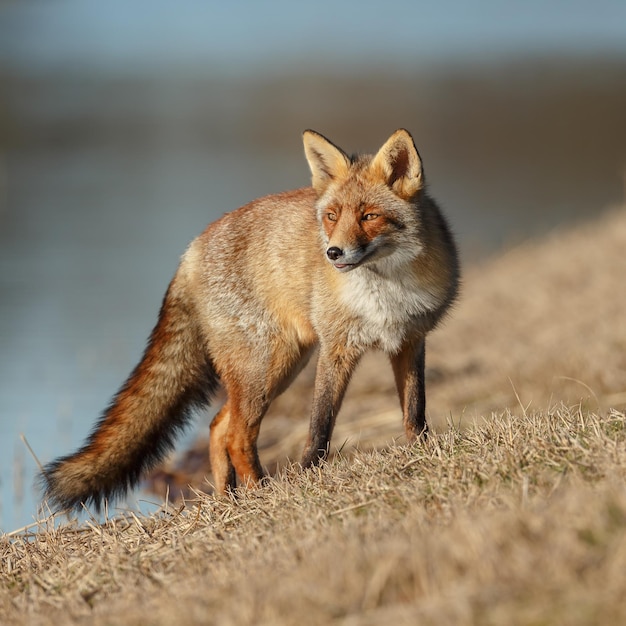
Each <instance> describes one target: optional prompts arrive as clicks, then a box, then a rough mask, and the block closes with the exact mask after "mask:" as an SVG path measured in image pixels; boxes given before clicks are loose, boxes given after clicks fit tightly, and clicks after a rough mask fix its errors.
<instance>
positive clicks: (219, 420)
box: [209, 402, 237, 494]
mask: <svg viewBox="0 0 626 626" xmlns="http://www.w3.org/2000/svg"><path fill="white" fill-rule="evenodd" d="M229 422H230V403H229V402H226V404H224V406H223V407H222V408H221V409H220V411H219V413H218V414H217V415H216V416H215V417H214V418H213V421H212V422H211V436H210V439H209V458H210V459H211V472H212V473H213V481H214V483H215V491H216V492H217V493H220V494H223V493H225V492H227V491H229V490H232V489H234V488H235V487H236V486H237V479H236V476H235V467H234V466H233V463H232V461H231V460H230V456H229V454H228V450H227V448H226V433H227V431H228V424H229Z"/></svg>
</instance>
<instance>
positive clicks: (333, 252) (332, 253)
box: [326, 246, 343, 261]
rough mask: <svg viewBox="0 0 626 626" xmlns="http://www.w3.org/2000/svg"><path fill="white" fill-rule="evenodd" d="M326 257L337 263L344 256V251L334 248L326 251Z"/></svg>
mask: <svg viewBox="0 0 626 626" xmlns="http://www.w3.org/2000/svg"><path fill="white" fill-rule="evenodd" d="M326 256H327V257H328V258H329V259H330V260H331V261H336V260H337V259H338V258H339V257H340V256H343V250H342V249H341V248H337V247H336V246H332V247H330V248H328V250H326Z"/></svg>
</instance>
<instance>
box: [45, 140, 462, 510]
mask: <svg viewBox="0 0 626 626" xmlns="http://www.w3.org/2000/svg"><path fill="white" fill-rule="evenodd" d="M304 148H305V154H306V157H307V160H308V163H309V166H310V168H311V173H312V187H310V188H306V189H299V190H295V191H291V192H284V193H282V194H277V195H273V196H268V197H266V198H262V199H259V200H256V201H254V202H252V203H250V204H248V205H246V206H244V207H242V208H240V209H238V210H236V211H233V212H232V213H229V214H226V215H225V216H224V217H222V218H221V219H220V220H218V221H217V222H215V223H213V224H212V225H210V226H209V227H208V228H207V229H206V230H205V232H204V233H203V234H202V235H200V237H198V238H197V239H196V240H194V241H193V242H192V243H191V245H190V246H189V248H188V250H187V252H186V253H185V255H184V256H183V259H182V261H181V264H180V267H179V269H178V271H177V273H176V275H175V276H174V278H173V280H172V282H171V284H170V287H169V289H168V292H167V293H166V296H165V298H164V301H163V305H162V307H161V313H160V316H159V321H158V322H157V325H156V327H155V329H154V331H153V333H152V335H151V337H150V340H149V342H148V346H147V348H146V352H145V353H144V356H143V358H142V360H141V362H140V363H139V364H138V366H137V367H136V368H135V370H134V372H133V373H132V374H131V376H130V377H129V379H128V380H127V381H126V383H125V384H124V385H123V387H122V388H121V390H120V391H119V392H118V394H117V395H116V396H115V398H114V399H113V402H112V404H111V406H110V407H109V408H108V409H107V411H106V412H105V413H104V414H103V416H102V417H101V419H100V421H99V422H98V424H97V425H96V428H95V429H94V431H93V432H92V434H91V435H90V437H89V438H88V439H87V441H86V443H85V445H84V446H83V447H82V448H81V449H80V450H79V451H78V452H76V453H75V454H72V455H69V456H67V457H63V458H61V459H59V460H57V461H55V462H53V463H51V464H50V465H48V466H47V467H46V468H45V469H44V473H43V482H44V485H45V488H46V494H47V496H48V498H49V499H50V501H51V502H52V504H53V505H56V506H58V507H60V508H63V509H68V508H73V507H77V506H79V505H80V503H91V504H93V505H94V506H95V507H96V508H98V507H99V506H100V504H101V503H102V501H103V500H104V499H105V498H111V497H114V496H117V495H121V494H123V493H124V492H125V491H126V490H127V489H128V488H129V487H131V486H133V485H134V484H135V483H136V482H137V481H138V480H139V478H140V477H141V475H142V474H143V472H145V471H146V470H147V469H149V468H150V467H152V466H153V465H154V464H155V463H157V462H158V461H159V460H160V459H161V458H162V457H163V455H164V454H165V453H166V452H167V450H168V449H169V448H171V446H172V445H173V441H174V435H175V434H176V432H177V431H178V430H179V429H180V428H182V427H183V426H184V425H185V424H186V422H187V420H188V415H189V413H188V410H189V409H190V408H192V407H193V406H198V405H202V404H206V403H208V402H210V400H211V398H212V396H213V393H214V391H215V389H216V388H217V387H218V385H222V386H223V387H224V389H225V391H226V396H227V400H226V402H225V404H224V406H223V407H222V408H221V410H220V411H219V412H218V414H217V415H216V417H215V418H214V419H213V422H212V424H211V437H210V459H211V469H212V473H213V478H214V482H215V488H216V490H217V491H218V492H224V491H226V490H229V489H232V488H234V487H235V486H236V484H237V477H238V478H239V480H240V481H241V483H242V484H252V483H258V482H259V481H260V480H262V478H263V476H264V472H263V469H262V466H261V463H260V461H259V457H258V453H257V438H258V434H259V429H260V426H261V421H262V419H263V416H264V415H265V413H266V411H267V409H268V407H269V405H270V403H271V401H272V400H273V399H274V398H275V397H276V396H277V395H278V394H280V393H282V391H284V389H286V387H287V386H288V385H289V383H290V382H291V381H292V380H293V378H294V377H295V376H296V375H297V373H298V372H299V371H300V370H301V369H302V367H303V366H304V365H305V364H306V362H307V360H308V359H309V357H310V355H311V353H312V351H313V349H314V348H315V347H318V348H319V357H318V362H317V371H316V381H315V389H314V394H313V403H312V404H313V406H312V414H311V421H310V429H309V436H308V439H307V441H306V444H305V448H304V453H303V457H302V465H303V466H304V467H308V466H311V465H315V464H317V463H318V462H319V461H320V459H323V458H325V456H326V455H327V453H328V449H329V444H330V439H331V435H332V430H333V427H334V423H335V418H336V415H337V412H338V411H339V408H340V406H341V402H342V399H343V396H344V393H345V390H346V387H347V385H348V382H349V380H350V377H351V375H352V372H353V370H354V368H355V366H356V364H357V363H358V361H359V359H360V358H361V356H362V354H363V353H364V352H365V351H366V350H367V349H369V348H378V349H381V350H383V351H384V352H385V353H386V354H387V355H388V357H389V359H390V361H391V366H392V368H393V371H394V375H395V379H396V384H397V389H398V393H399V397H400V403H401V406H402V411H403V423H404V430H405V433H406V436H407V438H408V440H409V441H413V440H414V439H416V438H417V437H419V436H420V435H422V436H425V435H426V433H427V424H426V417H425V387H424V360H425V338H426V334H427V333H428V332H429V331H430V330H431V329H432V328H433V327H434V326H435V325H436V324H437V322H438V321H439V320H440V319H441V317H442V316H443V315H444V314H445V312H446V311H447V310H448V308H449V307H450V305H451V303H452V302H453V301H454V299H455V297H456V293H457V289H458V281H459V267H458V259H457V252H456V246H455V244H454V240H453V237H452V235H451V233H450V230H449V228H448V226H447V224H446V221H445V219H444V218H443V216H442V214H441V212H440V211H439V209H438V207H437V205H436V203H435V202H434V200H433V199H432V198H431V197H430V196H429V195H428V194H427V192H426V188H425V180H424V172H423V168H422V162H421V159H420V156H419V154H418V152H417V150H416V148H415V145H414V143H413V139H412V138H411V136H410V134H409V133H408V132H407V131H405V130H399V131H396V132H395V133H394V134H393V135H392V136H391V137H390V138H389V139H388V141H387V142H386V143H385V144H384V145H383V147H382V148H381V149H380V150H379V151H378V152H377V153H376V154H375V155H373V156H352V157H351V156H348V155H347V154H346V153H345V152H343V150H341V149H340V148H338V147H337V146H335V145H334V144H332V143H331V142H330V141H328V140H327V139H326V138H324V137H323V136H322V135H319V134H318V133H315V132H313V131H306V132H305V133H304Z"/></svg>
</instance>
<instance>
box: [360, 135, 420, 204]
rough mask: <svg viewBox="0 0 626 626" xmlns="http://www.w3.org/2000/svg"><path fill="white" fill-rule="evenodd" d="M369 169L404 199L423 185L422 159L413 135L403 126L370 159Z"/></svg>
mask: <svg viewBox="0 0 626 626" xmlns="http://www.w3.org/2000/svg"><path fill="white" fill-rule="evenodd" d="M370 169H371V170H372V171H373V172H375V173H376V174H377V175H378V176H380V177H381V178H382V179H383V180H384V182H385V183H386V184H387V185H388V186H389V187H390V188H391V189H392V190H393V191H394V193H395V194H396V195H398V196H400V198H403V199H404V200H410V199H411V198H412V197H413V196H414V195H415V194H416V193H417V192H418V191H419V190H420V189H421V188H422V187H423V186H424V172H423V170H422V160H421V159H420V155H419V153H418V152H417V148H416V147H415V143H413V137H411V134H410V133H409V132H408V131H407V130H404V129H403V128H401V129H400V130H397V131H396V132H395V133H394V134H393V135H391V137H389V139H388V140H387V141H386V143H385V144H384V145H383V147H382V148H381V149H380V150H379V151H378V153H377V154H376V156H375V157H374V158H373V159H372V163H371V165H370Z"/></svg>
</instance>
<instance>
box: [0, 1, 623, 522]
mask: <svg viewBox="0 0 626 626" xmlns="http://www.w3.org/2000/svg"><path fill="white" fill-rule="evenodd" d="M398 127H406V128H408V129H409V130H410V131H411V132H412V133H413V136H414V138H415V140H416V143H417V146H418V149H419V150H420V152H421V154H422V157H423V160H424V162H425V167H426V172H427V175H428V179H429V182H430V186H431V189H432V191H433V193H434V195H435V197H436V198H437V199H438V200H439V201H440V202H441V204H442V205H443V207H444V208H445V210H446V212H447V214H448V216H449V217H450V219H451V222H452V224H453V226H454V229H455V231H456V232H457V235H458V237H459V240H460V242H461V246H462V249H463V255H464V258H465V260H466V262H472V261H475V260H477V259H480V258H481V257H484V256H485V255H489V254H492V253H494V252H496V251H497V250H498V249H501V248H502V247H503V246H506V245H510V244H511V243H515V242H517V241H520V240H522V239H523V238H525V237H529V236H533V235H536V234H540V233H544V232H546V231H548V230H550V229H553V228H555V227H557V226H559V225H562V224H564V223H569V222H572V221H574V220H581V219H589V218H593V217H594V216H596V215H598V214H599V212H601V211H602V210H605V209H606V208H608V207H610V206H611V205H615V204H616V203H619V202H622V201H623V200H624V192H625V176H626V3H624V2H622V1H621V0H614V1H609V0H599V1H597V2H593V3H591V2H580V1H569V2H568V1H565V0H559V1H553V2H541V1H538V0H530V1H527V2H524V3H502V2H496V1H491V0H476V1H475V2H471V3H468V2H462V1H457V2H446V1H442V2H432V3H426V2H421V1H409V0H405V1H400V0H386V1H385V2H362V1H361V2H358V1H357V0H346V1H343V2H342V1H337V0H335V1H330V0H318V1H317V2H315V3H295V2H287V1H284V0H281V1H274V2H269V1H268V2H252V1H251V0H242V1H239V2H232V3H225V2H219V3H218V2H211V1H206V2H205V1H200V0H197V1H193V0H182V1H180V2H176V3H173V2H167V1H166V0H150V1H148V0H145V1H141V0H131V1H129V0H110V1H109V2H99V1H95V0H46V1H45V2H44V1H34V0H32V1H29V0H20V1H15V2H10V1H1V2H0V530H3V531H9V530H12V529H13V528H15V527H17V526H21V525H23V524H27V523H28V522H30V521H32V518H33V515H34V514H35V512H36V506H37V501H38V496H37V494H36V492H35V491H34V490H33V488H32V482H33V479H34V476H35V474H36V471H37V466H36V463H35V461H34V460H33V458H32V457H31V456H30V454H29V453H28V451H27V449H26V447H25V445H24V443H23V442H22V441H21V439H20V434H21V433H23V434H24V435H25V437H26V438H27V440H28V441H29V443H30V445H31V446H32V447H33V449H34V450H35V452H36V454H37V456H38V457H39V459H41V461H42V462H47V461H49V460H51V459H52V458H54V457H56V456H58V455H60V454H66V453H69V452H70V451H73V450H74V449H75V448H76V446H78V445H79V444H80V443H81V442H82V440H83V439H84V437H85V435H86V434H87V433H88V432H89V430H90V429H91V427H92V425H93V422H94V420H95V418H96V416H97V415H98V414H99V413H100V412H101V411H102V409H103V408H104V407H105V406H106V405H107V403H108V401H109V399H110V397H111V395H112V394H113V393H114V392H115V391H116V389H117V388H118V386H119V385H120V384H121V383H122V382H123V380H124V379H125V377H126V376H127V374H128V373H129V371H130V369H131V368H132V367H133V366H134V364H135V363H136V362H137V360H138V358H139V356H140V354H141V351H142V349H143V345H144V342H145V339H146V337H147V335H148V333H149V331H150V329H151V327H152V325H153V323H154V321H155V319H156V314H157V310H158V306H159V304H160V300H161V297H162V295H163V293H164V291H165V289H166V287H167V284H168V281H169V279H170V278H171V276H172V275H173V272H174V271H175V268H176V265H177V261H178V258H179V256H180V255H181V253H182V252H183V250H184V249H185V246H186V245H187V243H188V242H189V241H190V240H191V239H192V238H193V237H194V236H196V235H197V234H198V233H199V232H200V231H201V230H202V229H203V228H204V226H205V225H206V224H207V223H208V222H210V221H212V220H214V219H215V218H217V217H219V216H220V215H221V214H222V213H224V212H225V211H228V210H231V209H233V208H236V207H237V206H240V205H241V204H244V203H245V202H247V201H249V200H251V199H253V198H255V197H258V196H261V195H264V194H268V193H272V192H277V191H281V190H284V189H288V188H294V187H298V186H303V185H306V184H308V179H309V177H308V168H307V165H306V162H305V160H304V157H303V154H302V147H301V138H300V135H301V132H302V130H304V129H305V128H314V129H316V130H318V131H320V132H322V133H324V134H325V135H327V136H328V137H330V138H331V139H332V140H333V141H335V142H336V143H338V144H339V145H341V146H342V147H344V148H345V149H347V150H349V151H357V150H358V151H366V150H370V151H371V150H375V149H376V148H378V147H379V146H380V145H381V144H382V142H383V141H384V140H385V139H386V138H387V137H388V135H389V134H391V132H393V131H394V130H395V129H396V128H398ZM268 219H275V220H276V226H277V228H280V217H279V216H271V215H270V216H268ZM538 271H539V270H538ZM522 314H523V312H522ZM207 421H208V419H204V420H200V422H201V424H203V426H204V427H206V422H207Z"/></svg>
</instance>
